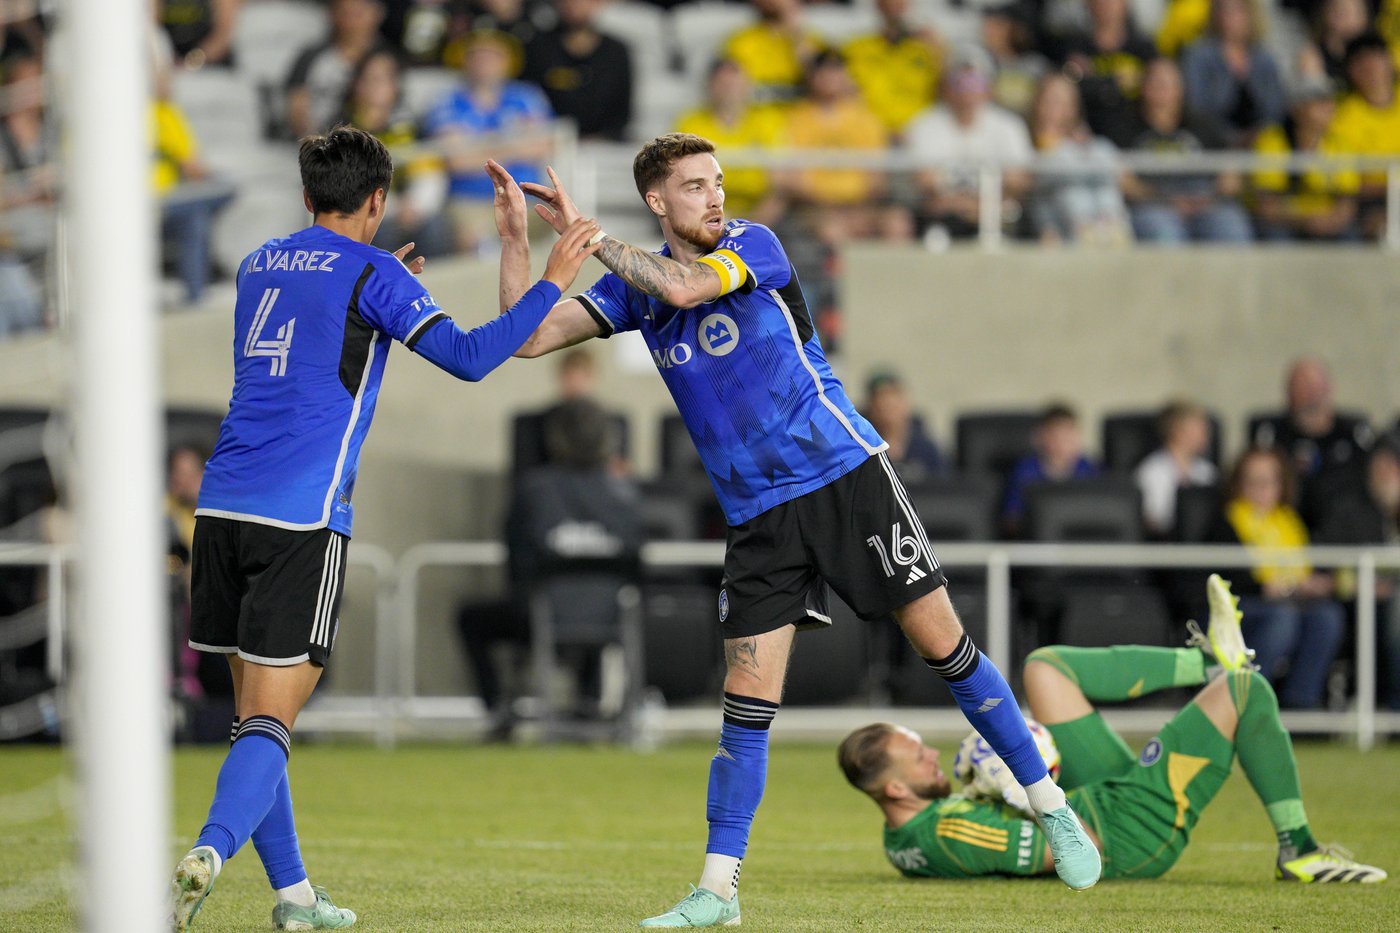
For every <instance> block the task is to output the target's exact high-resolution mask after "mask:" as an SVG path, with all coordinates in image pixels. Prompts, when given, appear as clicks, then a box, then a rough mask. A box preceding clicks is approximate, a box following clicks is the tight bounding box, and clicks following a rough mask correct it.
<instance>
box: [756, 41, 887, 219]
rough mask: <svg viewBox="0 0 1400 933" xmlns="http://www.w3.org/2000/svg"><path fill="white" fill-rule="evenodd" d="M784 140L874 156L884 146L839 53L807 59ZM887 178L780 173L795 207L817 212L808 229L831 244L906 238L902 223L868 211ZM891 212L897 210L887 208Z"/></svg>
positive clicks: (839, 171)
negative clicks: (881, 236)
mask: <svg viewBox="0 0 1400 933" xmlns="http://www.w3.org/2000/svg"><path fill="white" fill-rule="evenodd" d="M786 141H787V143H788V144H789V145H791V146H792V147H794V148H796V149H828V150H829V149H846V150H870V151H872V152H880V151H884V150H886V149H888V148H889V133H888V131H887V130H886V129H885V126H884V124H883V123H881V122H880V118H879V117H877V116H876V115H875V112H874V111H873V110H871V109H870V107H869V106H867V105H866V103H865V101H864V100H863V99H862V98H861V96H860V95H859V94H858V93H857V91H856V88H855V85H854V83H852V81H851V76H850V73H849V72H847V70H846V63H845V61H844V60H843V59H842V58H841V55H840V53H838V52H833V51H830V50H827V51H823V52H821V53H819V54H818V55H817V57H816V58H815V59H813V60H812V65H811V70H810V73H809V75H808V77H807V95H806V96H805V97H803V98H802V99H801V100H799V101H797V102H796V103H794V104H793V105H792V108H791V109H790V110H789V111H788V115H787V132H786ZM886 178H887V176H886V175H885V174H883V173H881V172H878V171H872V170H869V169H861V168H829V169H828V168H822V169H817V168H811V169H798V170H795V171H789V172H785V173H783V175H782V179H783V182H782V183H783V187H784V189H785V190H786V192H787V194H788V195H789V196H790V198H791V199H792V202H793V203H794V205H795V206H797V207H798V208H808V209H812V210H814V211H815V212H817V216H814V217H813V218H812V222H811V226H812V227H813V228H814V229H815V230H817V231H818V235H819V236H820V237H821V238H822V239H823V240H824V241H825V242H828V243H830V244H831V245H833V246H836V245H838V244H840V243H842V242H844V241H846V240H848V239H851V238H853V237H866V236H871V235H873V234H875V233H876V232H877V231H881V232H887V231H888V232H890V235H891V237H892V238H901V237H900V233H903V237H902V238H904V239H908V238H909V237H910V236H912V228H911V226H910V224H909V223H908V222H907V221H906V222H905V223H904V224H903V225H902V227H901V226H900V225H899V221H898V218H894V219H885V218H882V212H881V211H880V210H879V209H875V208H873V207H872V202H875V201H877V200H879V199H881V198H883V197H884V195H885V193H886V184H887V183H886ZM886 210H887V211H893V212H895V213H896V214H898V213H901V212H902V208H899V207H897V206H896V207H891V208H887V209H886Z"/></svg>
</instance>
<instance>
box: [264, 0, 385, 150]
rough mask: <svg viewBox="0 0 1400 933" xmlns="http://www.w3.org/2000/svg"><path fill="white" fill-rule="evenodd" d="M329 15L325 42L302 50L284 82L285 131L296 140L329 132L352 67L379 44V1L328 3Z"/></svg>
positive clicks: (381, 7)
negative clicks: (312, 134) (329, 29)
mask: <svg viewBox="0 0 1400 933" xmlns="http://www.w3.org/2000/svg"><path fill="white" fill-rule="evenodd" d="M330 12H331V35H330V38H329V39H326V40H325V41H324V42H318V43H315V44H314V45H310V46H308V47H307V48H305V49H304V50H303V51H302V52H301V54H299V55H298V56H297V58H296V61H295V62H294V63H293V64H292V70H291V73H290V74H289V75H288V77H287V127H288V128H289V129H290V130H291V134H292V136H294V137H297V138H300V137H302V136H306V135H307V134H309V133H321V132H324V131H326V130H328V129H330V128H331V126H332V125H333V124H334V123H335V119H336V117H338V116H340V110H341V105H342V104H343V103H344V101H345V93H346V90H347V89H348V88H349V87H350V78H351V76H352V75H353V74H354V73H355V68H356V66H357V65H359V63H360V60H361V59H363V58H364V57H365V56H366V55H368V54H369V53H370V52H372V51H374V50H375V49H377V48H379V46H380V45H381V41H380V38H379V23H380V21H381V20H382V19H383V18H384V4H383V3H382V2H381V0H331V3H330Z"/></svg>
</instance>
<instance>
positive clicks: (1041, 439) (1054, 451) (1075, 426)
mask: <svg viewBox="0 0 1400 933" xmlns="http://www.w3.org/2000/svg"><path fill="white" fill-rule="evenodd" d="M1032 443H1033V445H1034V447H1035V451H1034V452H1033V453H1029V454H1027V455H1026V456H1024V457H1022V458H1021V459H1020V460H1018V461H1017V462H1016V465H1015V466H1013V467H1012V468H1011V475H1010V477H1008V478H1007V481H1006V496H1005V498H1004V499H1003V500H1002V507H1001V517H1002V523H1003V525H1004V526H1005V530H1006V531H1007V533H1008V534H1010V535H1012V536H1015V535H1018V534H1020V533H1021V530H1022V528H1021V526H1022V524H1023V522H1024V521H1025V516H1026V491H1027V490H1028V489H1029V488H1030V487H1031V486H1033V485H1035V484H1036V483H1061V482H1068V481H1071V480H1077V479H1089V478H1092V477H1094V476H1098V475H1099V468H1098V466H1097V465H1096V464H1095V463H1094V462H1093V461H1092V460H1090V459H1089V458H1088V456H1086V455H1085V453H1084V436H1083V434H1082V433H1081V432H1080V430H1079V416H1078V415H1077V414H1076V413H1075V411H1074V409H1073V408H1070V407H1069V406H1068V405H1065V404H1062V403H1058V402H1057V403H1055V404H1052V405H1050V406H1048V407H1047V408H1046V409H1045V410H1044V411H1043V412H1042V413H1041V415H1040V421H1039V423H1037V424H1036V428H1035V435H1034V437H1033V438H1032Z"/></svg>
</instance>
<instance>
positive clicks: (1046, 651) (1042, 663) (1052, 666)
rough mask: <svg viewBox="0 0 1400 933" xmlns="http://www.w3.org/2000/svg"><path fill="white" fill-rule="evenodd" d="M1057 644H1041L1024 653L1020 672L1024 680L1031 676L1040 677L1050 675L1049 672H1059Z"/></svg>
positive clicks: (1060, 672)
mask: <svg viewBox="0 0 1400 933" xmlns="http://www.w3.org/2000/svg"><path fill="white" fill-rule="evenodd" d="M1057 648H1059V645H1042V646H1040V647H1039V648H1037V649H1035V650H1034V651H1032V652H1031V653H1030V654H1028V655H1026V660H1025V663H1024V664H1023V665H1022V666H1021V673H1022V675H1023V676H1024V678H1025V679H1026V680H1030V679H1031V678H1036V679H1042V678H1045V677H1048V676H1050V673H1051V672H1054V673H1055V674H1061V675H1062V671H1061V663H1060V658H1059V655H1058V654H1056V649H1057Z"/></svg>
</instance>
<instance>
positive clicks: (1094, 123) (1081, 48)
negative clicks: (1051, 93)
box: [1056, 0, 1157, 148]
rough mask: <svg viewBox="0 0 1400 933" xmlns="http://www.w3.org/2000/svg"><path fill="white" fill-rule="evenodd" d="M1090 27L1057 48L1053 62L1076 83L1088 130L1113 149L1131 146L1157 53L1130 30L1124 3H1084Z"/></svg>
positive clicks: (1125, 0) (1120, 0)
mask: <svg viewBox="0 0 1400 933" xmlns="http://www.w3.org/2000/svg"><path fill="white" fill-rule="evenodd" d="M1088 7H1089V20H1090V27H1089V29H1088V30H1087V31H1085V32H1078V33H1071V34H1070V35H1068V36H1066V37H1065V38H1064V39H1063V40H1062V41H1061V42H1060V44H1059V48H1058V49H1057V54H1056V59H1057V60H1058V61H1059V63H1060V64H1061V65H1062V66H1063V68H1064V69H1065V74H1066V75H1068V76H1069V77H1070V78H1071V79H1072V80H1075V81H1078V82H1079V86H1080V93H1081V94H1082V95H1083V98H1084V116H1085V117H1086V118H1087V119H1088V121H1089V127H1090V129H1092V130H1093V131H1094V132H1095V133H1097V134H1098V135H1100V136H1106V137H1107V138H1108V139H1110V140H1111V141H1112V142H1113V144H1114V145H1115V146H1118V147H1119V148H1124V147H1126V146H1128V145H1130V144H1131V143H1132V138H1133V135H1134V132H1133V131H1134V129H1135V114H1136V110H1137V102H1138V99H1139V98H1140V97H1141V96H1142V85H1143V80H1144V78H1145V76H1146V72H1147V66H1148V63H1149V62H1151V61H1152V60H1153V59H1154V58H1156V57H1157V49H1156V47H1155V46H1153V44H1152V42H1151V41H1150V40H1148V39H1147V38H1146V37H1144V36H1142V35H1140V34H1139V33H1138V32H1137V30H1136V29H1135V28H1134V27H1133V23H1132V19H1131V17H1130V16H1129V15H1128V0H1088Z"/></svg>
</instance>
